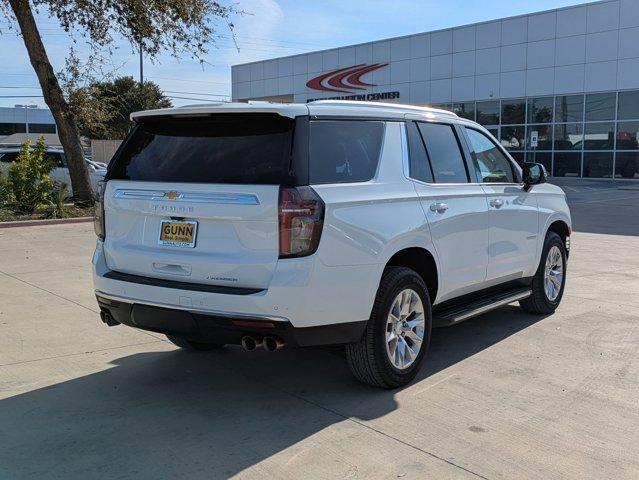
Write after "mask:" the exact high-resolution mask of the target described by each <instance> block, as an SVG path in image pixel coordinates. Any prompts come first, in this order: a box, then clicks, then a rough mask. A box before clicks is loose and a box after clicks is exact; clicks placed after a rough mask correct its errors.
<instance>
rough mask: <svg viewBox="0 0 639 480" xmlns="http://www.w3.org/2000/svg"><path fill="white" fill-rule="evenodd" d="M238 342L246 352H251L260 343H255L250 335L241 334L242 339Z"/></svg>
mask: <svg viewBox="0 0 639 480" xmlns="http://www.w3.org/2000/svg"><path fill="white" fill-rule="evenodd" d="M240 344H241V345H242V348H243V349H244V350H246V351H247V352H252V351H253V350H255V349H256V348H257V347H259V346H260V344H258V343H257V340H255V339H254V338H253V337H251V336H250V335H245V336H243V337H242V340H241V341H240Z"/></svg>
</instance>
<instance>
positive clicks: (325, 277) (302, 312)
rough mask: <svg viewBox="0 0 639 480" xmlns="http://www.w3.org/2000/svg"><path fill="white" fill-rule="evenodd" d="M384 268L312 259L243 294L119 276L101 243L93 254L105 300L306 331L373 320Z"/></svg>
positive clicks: (286, 264) (285, 267)
mask: <svg viewBox="0 0 639 480" xmlns="http://www.w3.org/2000/svg"><path fill="white" fill-rule="evenodd" d="M382 269H383V265H354V266H339V267H329V266H326V265H324V264H322V263H321V261H319V259H318V258H317V257H316V256H310V257H305V258H294V259H286V260H283V261H280V262H278V264H277V266H276V268H275V272H274V274H273V277H272V279H271V281H270V284H269V287H268V289H265V290H256V291H253V292H251V291H243V292H238V289H237V288H235V287H233V288H229V287H221V288H217V287H216V288H212V289H209V291H203V290H206V289H202V286H201V285H196V286H194V285H193V284H190V285H187V286H186V287H185V286H184V285H182V286H181V285H180V283H182V282H175V281H169V282H167V281H159V282H155V281H154V282H148V281H147V280H148V279H145V278H144V277H138V278H139V279H141V280H139V281H138V280H136V279H135V278H131V277H135V275H117V274H116V275H114V274H113V273H114V272H113V271H112V270H110V269H109V268H108V266H107V265H106V260H105V255H104V251H103V246H102V242H100V241H98V242H97V247H96V250H95V253H94V255H93V282H94V286H95V291H96V294H98V295H101V296H103V297H106V298H113V299H117V300H119V301H121V302H123V303H127V304H131V305H134V304H141V305H150V306H155V307H160V308H165V309H170V310H177V311H186V312H190V313H191V314H193V313H194V312H196V313H197V314H203V315H207V316H210V317H216V318H217V317H223V318H231V319H238V318H239V319H242V318H249V319H262V320H268V321H271V322H278V323H279V322H283V323H284V324H286V323H288V324H289V325H290V326H291V327H292V328H300V329H306V328H310V327H325V326H331V325H336V324H348V323H353V322H360V321H362V320H366V319H368V318H369V317H370V313H371V309H372V307H373V302H374V299H375V293H376V292H377V287H378V283H379V278H380V277H381V273H382ZM187 287H188V288H187ZM225 288H226V289H227V290H226V291H225V290H224V289H225ZM239 290H242V289H239ZM244 290H247V289H244ZM122 323H126V321H125V322H122Z"/></svg>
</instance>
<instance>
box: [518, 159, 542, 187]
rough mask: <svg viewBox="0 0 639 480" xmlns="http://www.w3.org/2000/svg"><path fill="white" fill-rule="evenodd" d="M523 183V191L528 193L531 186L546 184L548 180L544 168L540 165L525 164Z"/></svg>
mask: <svg viewBox="0 0 639 480" xmlns="http://www.w3.org/2000/svg"><path fill="white" fill-rule="evenodd" d="M522 169H523V174H522V177H523V181H524V190H526V191H528V190H530V188H531V187H532V186H533V185H539V184H540V183H546V181H547V180H548V174H547V173H546V167H544V166H543V165H542V164H541V163H528V162H525V163H524V165H523V167H522Z"/></svg>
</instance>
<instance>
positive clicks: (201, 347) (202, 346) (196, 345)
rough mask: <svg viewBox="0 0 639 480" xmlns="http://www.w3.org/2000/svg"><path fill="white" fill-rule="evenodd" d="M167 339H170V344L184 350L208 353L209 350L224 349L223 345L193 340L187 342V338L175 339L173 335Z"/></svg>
mask: <svg viewBox="0 0 639 480" xmlns="http://www.w3.org/2000/svg"><path fill="white" fill-rule="evenodd" d="M166 338H168V339H169V342H171V343H172V344H173V345H177V346H178V347H180V348H182V349H184V350H191V351H198V352H208V351H209V350H217V349H218V348H222V347H224V344H223V343H206V342H194V341H192V340H186V339H185V338H181V337H174V336H173V335H167V336H166Z"/></svg>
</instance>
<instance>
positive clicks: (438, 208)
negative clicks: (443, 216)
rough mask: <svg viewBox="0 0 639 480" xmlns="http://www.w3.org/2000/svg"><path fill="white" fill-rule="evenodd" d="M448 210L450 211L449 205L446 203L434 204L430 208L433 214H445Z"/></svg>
mask: <svg viewBox="0 0 639 480" xmlns="http://www.w3.org/2000/svg"><path fill="white" fill-rule="evenodd" d="M446 210H448V205H446V204H445V203H440V202H438V203H433V204H432V205H431V206H430V211H431V212H437V213H444V212H445V211H446Z"/></svg>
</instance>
